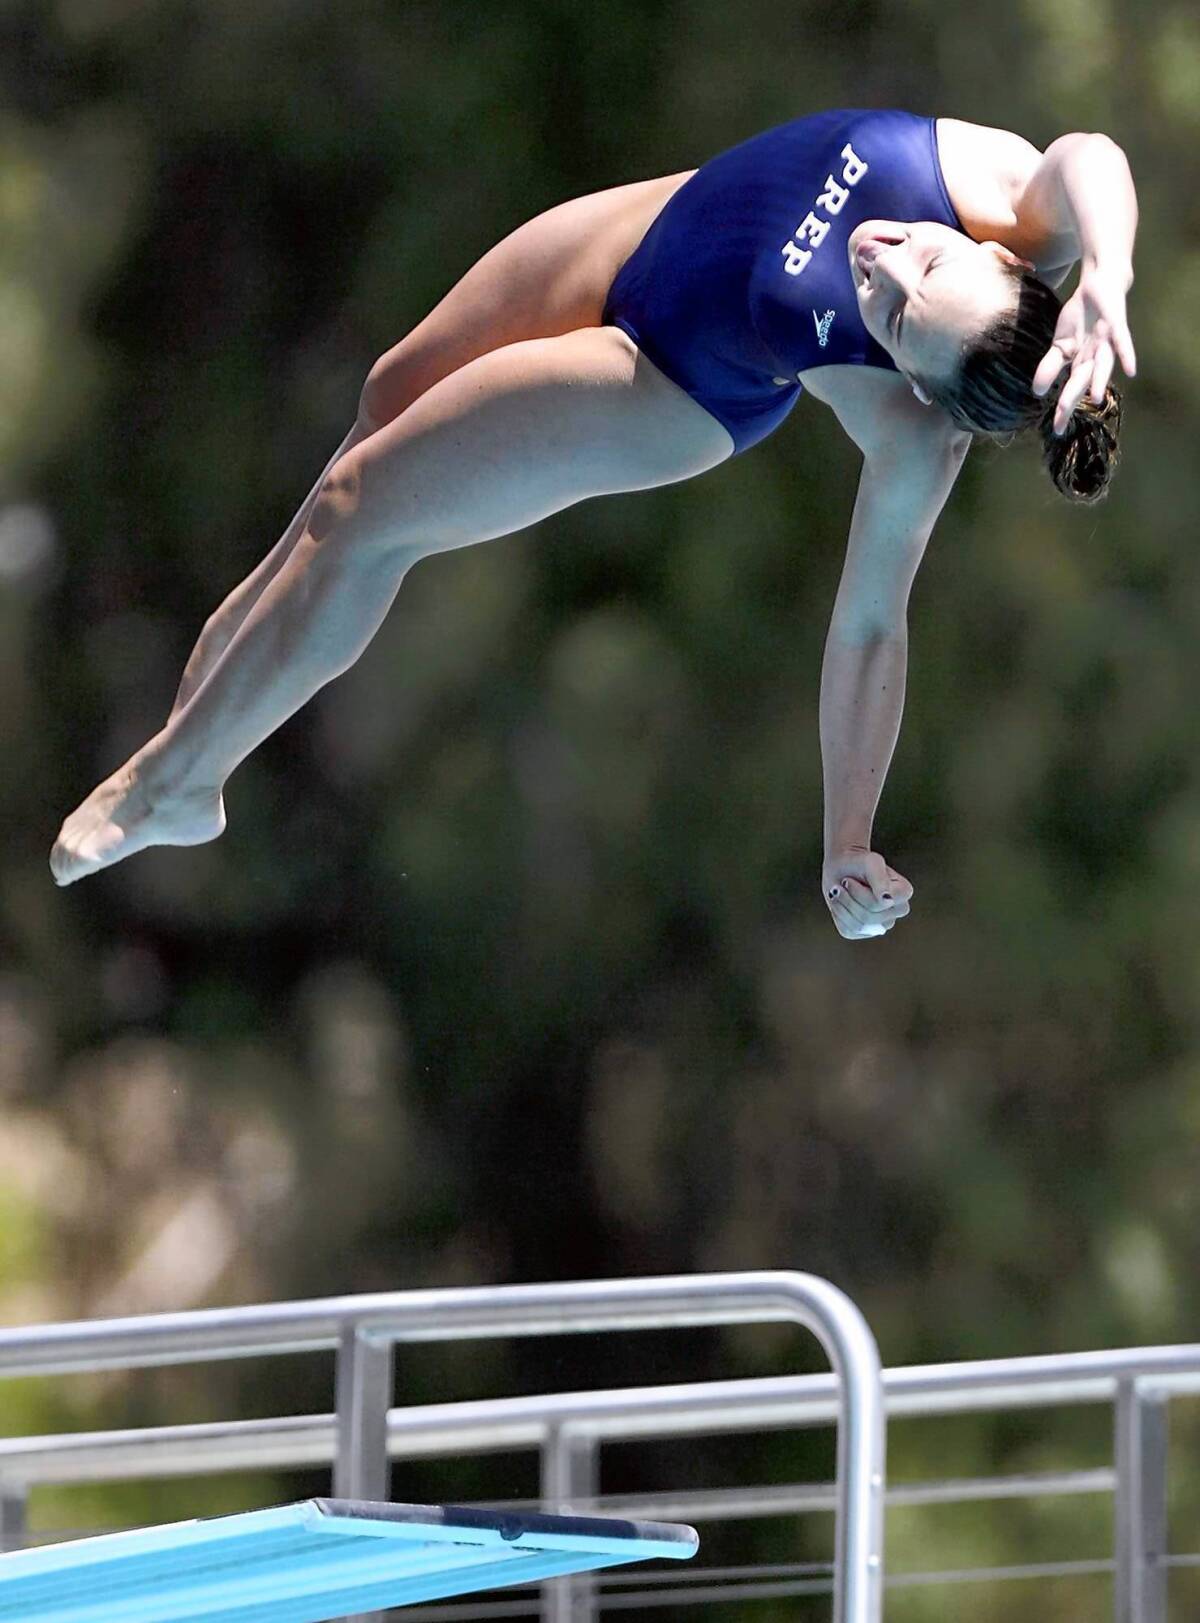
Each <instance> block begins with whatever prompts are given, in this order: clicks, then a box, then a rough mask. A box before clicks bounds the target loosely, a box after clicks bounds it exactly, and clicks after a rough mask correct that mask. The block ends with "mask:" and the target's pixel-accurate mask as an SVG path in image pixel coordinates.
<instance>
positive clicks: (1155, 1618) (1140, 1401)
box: [1113, 1378, 1167, 1623]
mask: <svg viewBox="0 0 1200 1623" xmlns="http://www.w3.org/2000/svg"><path fill="white" fill-rule="evenodd" d="M1114 1419H1115V1438H1114V1444H1115V1446H1114V1450H1113V1453H1114V1462H1115V1465H1116V1472H1117V1493H1116V1527H1115V1530H1114V1533H1115V1536H1114V1547H1115V1555H1116V1573H1115V1577H1114V1582H1113V1602H1114V1613H1115V1616H1116V1623H1166V1617H1167V1569H1166V1567H1165V1565H1164V1561H1163V1558H1164V1557H1165V1555H1166V1553H1167V1398H1166V1394H1165V1393H1163V1392H1161V1391H1156V1390H1155V1389H1154V1388H1152V1387H1146V1386H1143V1385H1142V1384H1141V1383H1140V1382H1139V1381H1138V1380H1137V1379H1136V1378H1132V1379H1130V1378H1125V1379H1122V1380H1119V1381H1118V1382H1117V1400H1116V1409H1115V1416H1114Z"/></svg>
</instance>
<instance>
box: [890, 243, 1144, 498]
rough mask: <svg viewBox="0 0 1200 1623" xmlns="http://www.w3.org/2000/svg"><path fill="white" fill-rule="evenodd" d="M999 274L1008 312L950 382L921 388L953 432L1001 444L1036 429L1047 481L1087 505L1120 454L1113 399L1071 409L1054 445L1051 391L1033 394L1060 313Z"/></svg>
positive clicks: (1027, 280) (1111, 394)
mask: <svg viewBox="0 0 1200 1623" xmlns="http://www.w3.org/2000/svg"><path fill="white" fill-rule="evenodd" d="M1001 268H1002V269H1003V271H1004V273H1005V274H1006V275H1007V276H1009V277H1011V279H1012V281H1013V282H1014V283H1015V284H1016V288H1017V297H1016V300H1015V301H1014V303H1013V305H1012V308H1011V309H1009V310H1007V311H1005V312H1004V314H1003V315H999V316H997V317H996V319H995V320H994V321H993V322H992V323H991V325H990V326H989V327H987V328H985V330H984V331H983V332H982V333H981V334H980V335H979V337H978V338H976V339H974V340H972V341H971V342H969V343H968V344H967V346H966V348H965V350H964V351H963V355H962V360H961V362H960V364H959V369H958V374H957V376H956V377H954V378H952V379H951V380H950V381H949V382H947V383H925V382H922V387H923V388H924V389H925V391H926V393H927V394H929V395H931V396H932V398H933V400H934V401H935V402H936V403H937V404H938V405H939V406H941V407H942V409H943V410H944V411H946V412H948V413H949V414H950V416H951V418H952V419H953V420H954V422H955V423H957V424H958V426H959V427H960V428H966V429H969V430H970V431H971V432H972V433H973V434H981V435H986V436H988V437H989V438H992V439H997V440H999V441H1000V443H1004V444H1007V443H1009V441H1010V440H1011V437H1012V435H1013V434H1014V433H1016V432H1019V431H1020V430H1021V429H1027V428H1036V429H1037V430H1038V431H1039V433H1040V434H1041V438H1042V447H1043V452H1042V460H1043V461H1044V463H1045V464H1046V467H1047V468H1048V469H1049V471H1050V477H1051V478H1052V479H1053V480H1054V483H1055V484H1056V485H1057V486H1058V488H1059V490H1061V491H1062V493H1063V495H1064V496H1069V497H1070V498H1071V499H1072V500H1073V501H1081V502H1095V501H1099V500H1100V498H1101V496H1103V495H1104V494H1105V491H1106V490H1107V487H1108V483H1109V480H1110V479H1111V478H1112V475H1113V470H1114V469H1115V467H1116V465H1117V461H1118V459H1119V455H1120V451H1119V447H1118V444H1117V441H1118V436H1119V434H1120V431H1121V393H1120V390H1119V389H1115V388H1114V387H1113V386H1112V384H1111V383H1110V384H1109V386H1108V388H1107V390H1106V391H1105V395H1104V401H1103V403H1102V404H1101V405H1099V406H1097V405H1094V404H1093V402H1092V401H1091V399H1090V398H1089V397H1087V396H1086V395H1085V397H1084V398H1083V399H1082V400H1081V401H1080V402H1079V404H1078V405H1077V406H1076V408H1075V410H1074V411H1073V412H1072V414H1071V419H1070V421H1069V423H1068V424H1067V432H1066V433H1065V434H1064V435H1062V436H1061V438H1060V437H1059V436H1058V435H1057V434H1055V432H1054V411H1055V405H1056V403H1057V399H1058V393H1059V391H1058V389H1057V388H1052V389H1051V390H1050V392H1049V394H1048V395H1046V397H1045V398H1044V399H1041V398H1039V397H1038V396H1037V395H1035V394H1034V393H1033V389H1032V387H1031V386H1032V383H1033V376H1034V373H1035V372H1036V371H1037V369H1038V365H1039V363H1040V361H1041V359H1042V357H1043V355H1045V353H1046V351H1047V350H1048V349H1049V348H1050V345H1051V343H1052V342H1053V340H1054V332H1055V328H1056V327H1057V325H1058V317H1059V312H1060V311H1061V309H1062V305H1061V304H1060V303H1059V300H1058V296H1057V294H1056V293H1055V292H1054V290H1053V289H1052V288H1049V287H1047V286H1046V284H1045V282H1041V281H1039V280H1038V278H1037V277H1036V276H1035V275H1034V274H1033V272H1032V271H1028V270H1023V269H1022V268H1021V267H1020V266H1018V265H1009V264H1005V265H1003V266H1002V267H1001Z"/></svg>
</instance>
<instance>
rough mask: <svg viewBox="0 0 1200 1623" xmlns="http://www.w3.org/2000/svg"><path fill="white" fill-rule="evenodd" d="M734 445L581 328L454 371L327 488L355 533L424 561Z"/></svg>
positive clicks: (646, 483) (666, 385)
mask: <svg viewBox="0 0 1200 1623" xmlns="http://www.w3.org/2000/svg"><path fill="white" fill-rule="evenodd" d="M732 450H733V441H732V439H731V437H730V435H729V433H728V431H727V430H726V429H725V428H724V427H722V425H721V424H720V423H718V422H717V420H716V419H715V418H714V417H712V416H710V415H709V413H708V412H707V411H705V410H704V408H703V407H702V406H699V405H697V403H696V402H695V401H694V400H692V399H691V398H690V396H688V395H687V394H685V393H684V391H683V390H682V389H680V388H678V387H677V386H676V385H675V384H674V383H672V382H671V381H670V380H669V379H667V378H665V377H664V376H663V375H662V373H661V372H659V371H657V370H656V368H654V367H653V366H652V365H651V364H650V363H649V362H648V361H646V360H645V358H644V357H643V356H642V355H641V354H640V353H639V352H638V350H637V349H636V348H635V346H634V345H633V343H632V342H631V341H630V340H629V339H628V338H627V337H626V335H625V334H624V333H623V332H621V331H620V330H619V329H618V328H616V327H587V328H583V329H580V330H578V331H575V332H571V333H567V334H561V335H559V336H557V337H553V338H539V339H526V340H522V341H521V342H519V343H515V344H509V345H506V346H504V347H503V348H501V349H498V350H494V351H491V352H489V353H488V354H486V355H483V356H480V357H478V358H477V359H475V360H473V361H470V362H468V363H467V364H466V365H465V366H462V367H460V368H458V369H457V370H455V371H454V372H452V373H451V374H450V375H449V376H448V377H446V378H444V379H442V381H441V382H439V383H436V384H435V385H434V386H433V387H432V388H430V389H428V390H427V391H426V392H425V393H424V394H422V395H421V396H420V398H419V399H417V400H416V401H414V402H413V404H412V405H411V406H410V407H409V409H408V410H407V411H405V412H404V413H403V414H402V415H400V416H399V417H397V418H395V419H394V420H393V421H392V422H391V423H389V424H387V425H386V426H385V427H383V428H381V429H379V430H378V431H377V432H376V433H374V434H372V435H371V436H370V438H369V439H367V440H364V441H363V442H362V444H360V445H358V446H356V447H355V448H354V449H353V450H352V451H350V452H349V453H348V454H347V455H346V457H344V458H343V459H342V461H341V463H339V465H338V469H337V470H335V473H336V474H337V479H336V481H335V485H336V484H340V485H341V486H342V487H343V488H344V491H345V494H346V495H347V496H348V497H350V499H351V500H352V502H353V506H354V508H355V511H356V515H357V519H356V522H355V523H354V525H353V526H352V529H353V530H354V532H355V533H356V534H358V535H360V536H365V537H366V538H368V539H369V540H373V541H376V542H382V543H385V544H389V545H395V546H398V547H402V548H404V549H406V550H408V549H411V550H412V551H413V552H414V553H415V554H417V555H424V554H426V553H430V552H438V551H445V550H448V549H450V548H453V547H460V546H467V545H470V544H471V543H473V542H477V541H486V540H489V539H491V538H492V537H494V536H499V535H506V534H509V533H511V532H512V531H514V530H520V529H523V528H525V527H526V526H527V525H529V524H533V523H536V522H537V520H538V519H541V518H545V517H546V516H547V515H548V514H550V513H554V512H558V511H559V510H561V509H562V508H564V507H569V506H571V505H572V504H573V503H575V502H578V501H582V500H583V499H584V498H586V497H588V496H598V495H603V494H606V493H612V492H616V491H625V490H643V489H647V488H649V487H651V486H655V485H664V484H672V483H675V482H676V481H678V480H681V479H688V478H691V477H692V476H693V475H694V474H698V473H703V472H704V471H705V470H706V469H708V468H711V467H714V466H715V465H716V464H717V463H719V462H723V461H724V460H725V458H726V457H728V456H729V455H730V454H731V453H732ZM331 494H336V490H335V491H331Z"/></svg>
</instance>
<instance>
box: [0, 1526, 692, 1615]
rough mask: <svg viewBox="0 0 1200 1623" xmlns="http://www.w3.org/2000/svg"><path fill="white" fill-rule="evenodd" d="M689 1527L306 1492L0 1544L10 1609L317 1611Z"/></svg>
mask: <svg viewBox="0 0 1200 1623" xmlns="http://www.w3.org/2000/svg"><path fill="white" fill-rule="evenodd" d="M698 1544H699V1539H698V1538H697V1536H696V1533H695V1531H694V1530H693V1529H692V1528H690V1527H680V1526H675V1525H672V1524H668V1523H663V1522H630V1521H619V1520H616V1519H610V1518H608V1517H603V1518H601V1517H596V1516H546V1515H538V1514H533V1513H529V1514H524V1513H522V1514H514V1515H509V1514H507V1513H504V1512H499V1511H489V1510H474V1509H468V1508H466V1507H465V1506H460V1505H384V1504H370V1503H368V1502H366V1501H361V1500H354V1499H306V1500H304V1501H303V1502H302V1503H300V1504H296V1505H281V1506H279V1507H278V1508H276V1509H272V1510H252V1511H248V1512H246V1513H244V1514H242V1515H239V1516H217V1517H209V1518H203V1519H201V1518H198V1519H196V1520H194V1521H188V1522H172V1523H170V1524H168V1525H166V1526H163V1527H144V1528H138V1529H136V1530H133V1531H130V1532H125V1533H105V1534H102V1535H101V1536H100V1537H98V1538H84V1539H77V1540H75V1541H74V1542H72V1543H67V1544H50V1545H46V1546H44V1547H43V1548H42V1549H37V1550H16V1551H13V1552H12V1553H11V1554H9V1555H0V1619H12V1620H13V1623H16V1620H17V1619H19V1620H20V1623H184V1620H191V1619H197V1620H198V1619H201V1618H204V1619H207V1620H209V1623H319V1620H320V1619H324V1618H338V1617H344V1616H346V1614H347V1613H353V1612H369V1611H378V1610H383V1609H385V1608H387V1607H390V1606H408V1605H411V1604H412V1603H414V1602H416V1601H426V1600H438V1599H441V1598H442V1597H444V1596H447V1595H465V1594H470V1593H472V1592H473V1591H475V1590H479V1589H493V1588H496V1587H497V1586H499V1585H502V1584H524V1583H537V1582H540V1581H541V1580H543V1579H545V1578H562V1577H566V1576H567V1575H568V1574H570V1573H575V1572H592V1571H594V1570H596V1569H597V1568H599V1567H614V1566H623V1565H625V1564H626V1563H627V1562H630V1561H646V1560H649V1559H651V1558H653V1557H658V1556H665V1557H667V1559H668V1560H676V1561H679V1560H684V1561H685V1560H687V1559H688V1558H689V1557H690V1556H692V1555H694V1554H695V1553H696V1549H697V1546H698Z"/></svg>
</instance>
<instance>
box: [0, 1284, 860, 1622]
mask: <svg viewBox="0 0 1200 1623" xmlns="http://www.w3.org/2000/svg"><path fill="white" fill-rule="evenodd" d="M788 1321H790V1322H793V1323H798V1324H801V1325H804V1326H805V1327H806V1328H807V1329H809V1330H811V1331H812V1332H813V1333H814V1334H815V1335H816V1336H817V1338H818V1340H819V1341H820V1342H821V1345H822V1346H823V1348H824V1349H825V1352H826V1355H827V1356H828V1358H829V1360H830V1363H831V1364H832V1366H833V1370H834V1374H835V1378H836V1380H835V1392H836V1393H837V1396H838V1400H839V1415H838V1472H837V1489H838V1506H837V1513H836V1516H837V1525H836V1538H835V1543H836V1554H835V1564H836V1576H835V1604H834V1612H835V1620H836V1623H879V1618H880V1615H881V1609H882V1576H883V1550H882V1543H883V1485H884V1451H885V1444H884V1418H883V1391H882V1382H881V1372H880V1364H879V1353H878V1349H877V1348H876V1346H875V1342H874V1339H873V1337H872V1336H871V1333H870V1330H869V1328H868V1327H867V1324H866V1321H865V1320H864V1319H863V1317H862V1314H861V1313H860V1312H859V1310H858V1309H857V1308H856V1307H855V1305H854V1304H853V1302H851V1301H850V1299H849V1298H848V1297H847V1296H845V1295H844V1293H842V1292H841V1291H839V1290H837V1289H836V1288H835V1287H834V1286H832V1285H830V1284H828V1283H827V1282H826V1281H824V1280H820V1279H817V1278H815V1277H814V1276H812V1275H809V1274H801V1273H796V1272H783V1271H779V1272H755V1273H743V1274H708V1275H704V1274H701V1275H694V1276H679V1277H672V1278H661V1279H633V1280H600V1281H583V1282H572V1283H567V1284H550V1285H513V1286H500V1287H495V1288H491V1289H489V1288H481V1287H476V1288H469V1289H463V1290H437V1291H408V1292H391V1293H386V1294H379V1295H374V1296H358V1297H340V1298H334V1299H332V1300H327V1301H317V1302H299V1303H295V1302H293V1303H278V1304H270V1305H267V1306H260V1307H242V1308H231V1309H225V1310H211V1309H210V1310H202V1311H199V1312H190V1313H177V1314H167V1315H162V1316H159V1317H155V1318H143V1319H115V1320H109V1321H101V1322H97V1323H93V1322H88V1323H74V1324H60V1325H50V1326H43V1327H40V1328H34V1329H24V1330H21V1329H10V1330H3V1331H0V1376H4V1375H9V1376H16V1375H32V1374H42V1375H46V1374H63V1373H68V1372H71V1371H81V1370H97V1369H112V1368H124V1369H128V1368H146V1367H154V1366H161V1365H165V1364H175V1363H191V1362H202V1361H206V1360H212V1359H225V1358H233V1357H239V1356H244V1355H253V1354H259V1355H261V1354H267V1353H281V1352H302V1351H303V1352H308V1351H314V1350H320V1349H322V1348H336V1350H337V1353H338V1366H337V1448H336V1454H335V1475H334V1492H335V1494H337V1495H339V1496H343V1497H350V1498H387V1497H388V1481H387V1479H388V1459H389V1446H388V1430H389V1427H388V1399H389V1396H390V1392H391V1386H392V1352H393V1347H394V1345H395V1344H396V1343H397V1342H402V1341H447V1340H458V1339H476V1338H483V1337H498V1336H511V1335H554V1334H565V1333H577V1332H581V1331H589V1330H590V1331H598V1330H618V1329H643V1328H651V1327H664V1326H681V1327H682V1326H689V1327H690V1326H696V1325H708V1324H745V1323H778V1322H788ZM544 1458H545V1460H546V1462H547V1463H546V1480H547V1487H548V1489H549V1490H551V1491H550V1497H552V1498H556V1499H557V1500H558V1501H559V1503H560V1508H564V1509H565V1508H568V1507H567V1504H566V1503H565V1502H563V1500H564V1498H565V1496H566V1495H567V1494H569V1493H570V1492H571V1491H572V1489H573V1488H574V1486H575V1485H576V1483H577V1481H578V1478H577V1477H576V1476H574V1475H573V1474H572V1459H573V1453H572V1441H571V1439H570V1438H569V1437H568V1436H566V1435H565V1433H560V1434H559V1435H556V1436H555V1437H553V1438H551V1439H548V1440H547V1446H546V1448H545V1449H544ZM581 1458H583V1459H584V1460H585V1463H586V1454H585V1455H583V1456H581ZM15 1520H16V1510H15V1502H14V1498H13V1496H12V1494H11V1493H10V1492H8V1491H7V1490H5V1489H0V1533H5V1534H7V1533H8V1532H9V1531H10V1529H11V1526H12V1524H13V1522H14V1521H15ZM556 1593H557V1594H561V1593H563V1591H561V1590H560V1591H557V1592H556ZM551 1610H552V1611H557V1612H559V1613H560V1614H561V1613H562V1611H563V1610H564V1607H562V1606H560V1605H559V1604H558V1602H557V1601H555V1602H554V1603H553V1604H552V1607H551Z"/></svg>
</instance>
